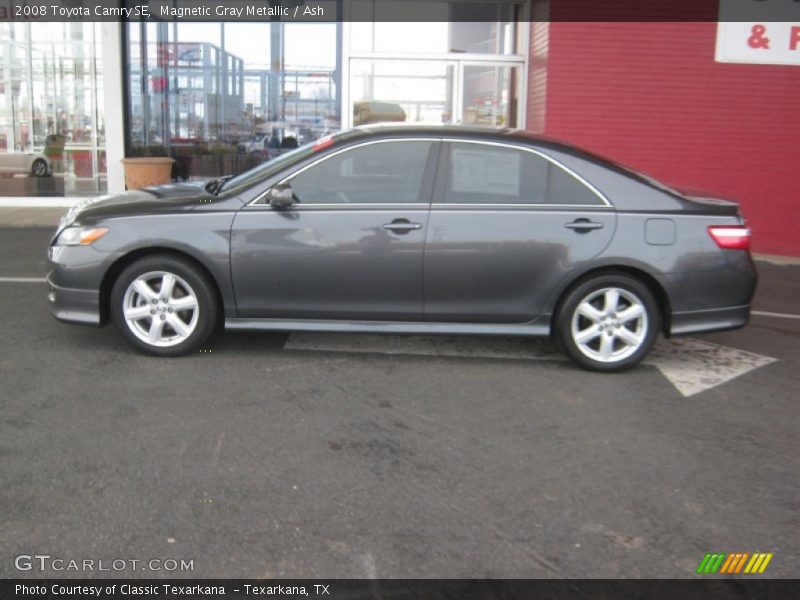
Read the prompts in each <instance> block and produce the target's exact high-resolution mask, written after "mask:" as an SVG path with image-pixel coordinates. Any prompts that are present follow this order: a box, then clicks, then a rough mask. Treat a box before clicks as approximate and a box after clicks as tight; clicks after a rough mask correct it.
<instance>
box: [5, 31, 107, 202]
mask: <svg viewBox="0 0 800 600" xmlns="http://www.w3.org/2000/svg"><path fill="white" fill-rule="evenodd" d="M102 68H103V65H102V60H101V52H100V33H99V25H98V24H96V23H36V24H31V23H0V177H2V185H0V195H2V196H64V195H67V196H71V195H81V194H96V193H97V192H102V191H104V190H105V189H106V177H105V174H106V164H105V150H104V146H105V125H104V115H103V79H102Z"/></svg>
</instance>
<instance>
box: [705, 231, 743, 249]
mask: <svg viewBox="0 0 800 600" xmlns="http://www.w3.org/2000/svg"><path fill="white" fill-rule="evenodd" d="M708 234H709V235H710V236H711V237H712V238H713V239H714V241H715V242H717V246H719V247H720V248H722V249H723V250H750V229H748V228H747V227H745V226H744V225H712V226H711V227H709V228H708Z"/></svg>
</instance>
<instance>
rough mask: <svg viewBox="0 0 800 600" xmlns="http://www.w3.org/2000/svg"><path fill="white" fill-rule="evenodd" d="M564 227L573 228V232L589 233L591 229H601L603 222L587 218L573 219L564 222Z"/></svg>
mask: <svg viewBox="0 0 800 600" xmlns="http://www.w3.org/2000/svg"><path fill="white" fill-rule="evenodd" d="M564 227H566V228H567V229H573V230H575V233H589V232H590V231H591V230H592V229H602V228H603V224H602V223H597V222H595V221H590V220H589V219H575V220H574V221H572V223H566V224H564Z"/></svg>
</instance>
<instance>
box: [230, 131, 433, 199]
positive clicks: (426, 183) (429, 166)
mask: <svg viewBox="0 0 800 600" xmlns="http://www.w3.org/2000/svg"><path fill="white" fill-rule="evenodd" d="M409 142H428V143H430V144H431V147H430V149H429V150H428V160H427V163H426V165H425V172H424V173H423V174H422V181H421V184H420V192H419V198H421V199H427V200H425V201H422V202H399V203H398V202H360V203H358V202H347V203H345V202H342V203H336V202H325V203H298V204H296V205H294V206H293V207H292V208H293V210H294V209H299V210H305V209H328V210H343V209H348V208H354V209H363V208H386V209H395V208H398V207H405V208H416V209H419V208H428V207H429V206H431V203H432V199H433V198H432V197H433V190H434V185H435V182H436V178H437V173H438V163H439V160H440V156H441V150H440V145H441V142H442V139H441V138H437V137H422V136H421V137H390V138H381V139H377V140H365V141H363V142H357V143H354V144H349V145H347V146H345V147H343V148H339V149H337V150H334V151H333V152H329V153H328V154H325V155H324V156H321V157H319V158H318V159H316V160H312V161H311V162H309V163H306V164H304V165H303V166H301V167H299V168H297V169H296V170H294V171H292V172H291V173H289V174H288V175H286V176H285V177H282V178H281V179H280V180H278V181H277V182H275V183H274V184H272V185H271V186H269V188H267V189H266V190H264V192H262V193H261V194H259V195H258V196H256V198H255V199H253V200H251V201H250V202H248V203H247V204H246V205H245V208H253V209H263V208H267V209H272V207H271V206H270V204H269V202H266V201H265V200H266V196H267V194H268V193H269V191H270V190H271V189H272V188H274V187H277V186H279V185H283V184H286V183H289V182H291V180H292V179H293V178H295V177H297V176H298V175H300V174H301V173H304V172H305V171H307V170H309V169H312V168H314V167H315V166H317V165H320V164H322V163H323V162H325V161H327V160H329V159H331V158H333V157H335V156H339V155H340V154H343V153H345V152H349V151H351V150H356V149H359V148H363V147H366V146H372V145H375V144H385V143H409Z"/></svg>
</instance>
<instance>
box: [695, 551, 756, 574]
mask: <svg viewBox="0 0 800 600" xmlns="http://www.w3.org/2000/svg"><path fill="white" fill-rule="evenodd" d="M771 560H772V553H764V552H754V553H753V554H750V553H749V552H734V553H732V554H726V553H724V552H715V553H714V554H706V555H705V556H704V557H703V560H702V561H700V565H699V566H698V567H697V573H702V574H714V573H720V574H726V575H735V574H737V573H744V574H747V575H755V574H760V573H763V572H764V571H765V570H766V569H767V565H768V564H769V561H771Z"/></svg>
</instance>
